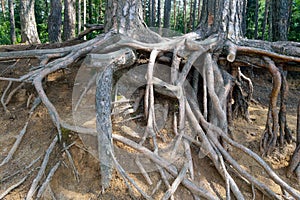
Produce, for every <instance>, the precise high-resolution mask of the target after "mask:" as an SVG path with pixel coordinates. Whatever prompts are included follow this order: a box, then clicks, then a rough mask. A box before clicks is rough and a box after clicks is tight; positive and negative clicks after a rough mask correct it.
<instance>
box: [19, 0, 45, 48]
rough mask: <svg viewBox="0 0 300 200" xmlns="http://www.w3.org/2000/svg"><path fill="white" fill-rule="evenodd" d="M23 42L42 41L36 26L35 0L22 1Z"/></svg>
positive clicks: (34, 42)
mask: <svg viewBox="0 0 300 200" xmlns="http://www.w3.org/2000/svg"><path fill="white" fill-rule="evenodd" d="M20 21H21V33H22V34H21V42H25V43H29V44H36V43H41V41H40V39H39V35H38V32H37V28H36V21H35V15H34V0H21V1H20Z"/></svg>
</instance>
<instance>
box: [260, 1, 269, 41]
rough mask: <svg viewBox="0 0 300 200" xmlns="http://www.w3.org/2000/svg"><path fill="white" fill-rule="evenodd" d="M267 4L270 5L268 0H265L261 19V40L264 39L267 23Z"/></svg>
mask: <svg viewBox="0 0 300 200" xmlns="http://www.w3.org/2000/svg"><path fill="white" fill-rule="evenodd" d="M269 6H270V0H266V2H265V13H264V21H263V27H262V40H265V33H266V26H267V23H268V16H269Z"/></svg>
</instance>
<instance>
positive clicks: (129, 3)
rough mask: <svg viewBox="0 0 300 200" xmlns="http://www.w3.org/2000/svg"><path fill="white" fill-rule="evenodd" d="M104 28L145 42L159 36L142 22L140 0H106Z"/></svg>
mask: <svg viewBox="0 0 300 200" xmlns="http://www.w3.org/2000/svg"><path fill="white" fill-rule="evenodd" d="M104 30H105V32H108V31H114V32H117V33H122V34H126V35H128V36H130V37H132V38H134V39H137V40H140V41H144V42H147V43H151V42H154V41H156V42H157V41H159V40H160V36H159V35H155V34H153V33H152V32H151V31H150V30H149V29H148V28H147V26H146V24H145V23H144V21H143V8H142V2H141V1H140V0H119V1H116V2H113V1H110V0H107V2H106V13H105V28H104Z"/></svg>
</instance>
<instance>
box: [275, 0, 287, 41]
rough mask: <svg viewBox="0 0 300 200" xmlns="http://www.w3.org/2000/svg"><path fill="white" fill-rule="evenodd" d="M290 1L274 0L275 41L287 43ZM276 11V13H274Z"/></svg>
mask: <svg viewBox="0 0 300 200" xmlns="http://www.w3.org/2000/svg"><path fill="white" fill-rule="evenodd" d="M289 2H290V1H288V0H272V10H273V12H272V25H273V26H272V34H273V41H286V40H287V36H288V24H289V23H288V22H289V17H290V15H289V9H290V5H289ZM274 11H275V12H274Z"/></svg>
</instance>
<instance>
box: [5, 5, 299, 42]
mask: <svg viewBox="0 0 300 200" xmlns="http://www.w3.org/2000/svg"><path fill="white" fill-rule="evenodd" d="M142 1H143V2H144V1H146V2H145V4H143V5H144V6H145V8H144V9H145V10H146V15H145V16H146V18H145V21H146V23H147V24H148V21H149V6H148V3H149V1H150V0H142ZM255 1H256V0H248V8H247V9H248V10H247V15H246V34H245V36H246V37H247V38H254V31H255ZM5 2H6V4H7V1H5ZM82 2H83V1H82ZM186 2H187V7H186V9H187V13H186V14H187V17H186V18H187V29H188V30H187V31H188V32H189V31H191V30H190V29H191V27H189V24H190V23H189V22H190V20H191V19H190V16H191V15H190V9H191V5H190V3H191V1H189V0H187V1H186ZM105 3H106V0H91V2H90V4H89V1H87V23H90V24H104V14H105ZM173 4H174V1H172V6H171V8H172V10H171V17H170V28H171V29H172V30H174V31H177V32H180V33H183V32H184V19H183V1H182V0H176V6H175V7H176V22H175V20H174V6H173ZM14 5H15V24H16V36H17V41H18V42H20V41H21V39H20V38H21V31H20V29H21V25H20V16H19V13H20V12H19V11H20V9H19V5H20V0H15V4H14ZM163 5H164V0H161V8H162V10H161V20H163ZM82 6H83V5H82ZM5 7H6V13H5V16H3V13H2V11H1V10H0V45H1V44H10V43H11V42H10V23H9V16H8V5H5ZM264 7H265V0H259V13H258V39H261V38H262V26H263V21H264V12H265V8H264ZM299 8H300V0H293V7H292V16H291V20H290V28H289V36H288V39H289V40H292V41H300V34H299V33H300V9H299ZM49 10H50V0H35V15H36V22H37V29H38V33H39V37H40V40H41V42H42V43H46V42H48V27H47V26H48V25H47V23H48V16H49ZM100 10H101V13H100ZM82 12H83V9H82ZM90 13H91V14H90ZM62 15H63V13H62ZM197 15H198V5H197V11H196V18H197ZM82 16H83V13H82ZM195 21H196V23H195V26H197V23H198V21H199V19H196V20H195ZM268 29H269V25H268V24H267V25H266V31H265V35H264V38H265V40H268V39H269V38H268ZM99 33H101V32H100V31H98V32H97V31H95V32H93V33H90V34H88V35H87V39H91V38H94V37H96V36H97V35H98V34H99Z"/></svg>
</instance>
